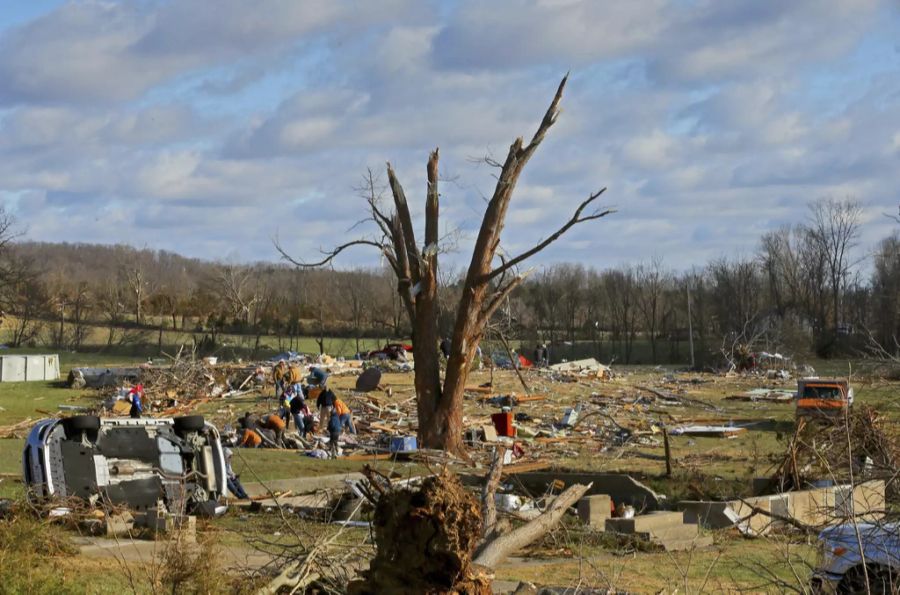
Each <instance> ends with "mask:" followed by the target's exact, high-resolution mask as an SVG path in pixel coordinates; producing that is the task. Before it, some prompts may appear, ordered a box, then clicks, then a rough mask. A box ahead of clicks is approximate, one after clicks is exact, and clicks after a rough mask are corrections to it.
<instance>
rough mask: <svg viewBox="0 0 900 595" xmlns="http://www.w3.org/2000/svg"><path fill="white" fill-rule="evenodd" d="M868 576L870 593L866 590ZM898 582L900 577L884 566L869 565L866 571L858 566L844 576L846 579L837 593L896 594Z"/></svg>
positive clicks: (843, 579)
mask: <svg viewBox="0 0 900 595" xmlns="http://www.w3.org/2000/svg"><path fill="white" fill-rule="evenodd" d="M866 574H868V576H869V590H868V591H867V590H866V577H865V575H866ZM898 580H900V576H898V575H897V574H896V573H893V572H891V571H890V570H889V569H888V568H885V567H883V566H879V565H877V564H869V565H866V569H865V571H864V570H863V567H862V566H856V567H854V568H851V569H850V570H848V571H847V572H846V574H844V578H842V579H841V582H840V583H839V584H838V588H837V592H838V593H840V594H841V595H855V594H857V593H860V594H866V593H870V594H871V595H882V594H884V595H889V594H891V593H895V592H896V591H895V589H896V588H897V586H898V582H897V581H898Z"/></svg>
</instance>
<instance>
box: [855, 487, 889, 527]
mask: <svg viewBox="0 0 900 595" xmlns="http://www.w3.org/2000/svg"><path fill="white" fill-rule="evenodd" d="M885 506H886V504H885V499H884V480H882V479H878V480H873V481H867V482H865V483H861V484H859V485H858V486H856V487H854V488H853V511H854V514H856V515H857V516H859V517H860V518H861V519H862V520H865V521H877V520H879V519H881V518H883V517H884V513H885Z"/></svg>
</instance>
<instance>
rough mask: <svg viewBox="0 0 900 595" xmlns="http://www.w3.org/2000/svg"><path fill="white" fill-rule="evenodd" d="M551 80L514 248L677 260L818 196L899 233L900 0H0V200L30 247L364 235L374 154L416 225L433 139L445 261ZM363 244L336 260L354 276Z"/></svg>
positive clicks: (229, 252)
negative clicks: (553, 236) (597, 199)
mask: <svg viewBox="0 0 900 595" xmlns="http://www.w3.org/2000/svg"><path fill="white" fill-rule="evenodd" d="M566 72H571V76H570V80H569V83H568V86H567V89H566V94H565V96H564V99H563V102H562V107H563V112H562V114H561V116H560V118H559V121H558V123H557V124H556V126H554V128H553V129H552V130H551V132H550V134H549V135H548V137H547V139H546V140H545V142H544V144H543V145H542V146H541V147H540V149H539V151H538V153H537V154H536V155H535V157H534V158H533V159H532V161H531V162H530V163H529V164H528V167H527V169H526V170H525V173H524V174H523V176H522V178H521V180H520V183H519V185H518V187H517V189H516V194H515V196H514V198H513V202H512V205H511V208H510V212H509V216H508V218H507V222H506V227H505V230H504V233H503V249H504V250H505V251H506V252H508V253H510V254H515V253H517V252H519V251H521V250H524V249H526V248H528V247H530V246H531V245H533V244H535V243H537V242H538V241H540V240H541V239H542V238H543V237H545V236H546V235H549V233H552V231H554V230H555V229H556V228H557V227H559V226H560V225H561V224H562V223H564V222H565V220H566V219H568V217H569V216H570V214H571V212H572V210H573V209H574V208H575V207H576V206H577V205H578V203H579V202H580V201H581V200H583V199H584V198H586V197H587V196H588V195H589V194H590V193H591V192H594V191H596V190H598V189H599V188H603V187H606V188H607V191H606V193H605V194H604V195H603V197H602V201H603V205H604V206H608V207H613V208H615V209H616V211H617V212H616V213H615V214H614V215H611V216H609V217H607V218H605V219H602V220H599V221H594V222H589V223H586V224H583V225H581V226H578V227H576V228H575V229H573V230H572V231H571V232H570V233H569V234H567V235H566V236H565V237H564V239H562V240H560V241H559V242H558V243H557V244H555V245H554V246H552V247H551V248H550V249H548V250H546V251H544V252H542V253H541V254H540V255H538V256H537V257H535V263H536V264H538V265H547V264H550V263H554V262H578V263H582V264H585V265H592V266H594V267H596V268H605V267H609V266H616V265H619V264H624V263H637V262H640V261H646V260H649V259H651V258H661V259H662V260H663V262H664V264H665V265H667V266H668V267H669V268H672V269H676V270H683V269H686V268H690V267H691V266H693V265H702V264H703V263H705V262H707V261H708V260H710V259H713V258H718V257H722V256H725V257H740V256H747V255H751V254H753V253H754V251H755V250H756V249H757V246H758V242H759V237H760V235H761V234H763V233H765V232H766V231H767V230H771V229H775V228H777V227H779V226H782V225H785V224H793V223H800V222H802V221H803V220H804V219H805V217H806V216H807V212H808V209H807V204H808V203H809V202H810V201H813V200H816V199H820V198H829V197H831V198H838V199H843V198H847V197H851V198H855V199H857V200H859V201H861V203H862V204H863V205H864V207H865V208H864V215H863V227H862V242H861V243H862V246H861V249H866V248H871V247H872V246H874V245H875V243H876V242H877V241H878V240H879V239H880V238H882V237H884V236H885V235H887V234H889V233H891V232H892V231H893V230H894V229H896V228H897V223H896V222H895V221H893V220H891V219H890V218H888V217H886V216H885V213H891V214H894V213H896V211H897V204H898V202H900V200H898V188H900V184H898V182H900V167H898V158H900V10H898V8H897V7H896V6H895V3H892V2H890V1H888V0H884V1H879V0H791V1H790V2H784V1H783V0H731V1H722V0H604V1H600V0H583V1H582V0H533V1H525V0H504V1H497V2H483V1H479V0H471V1H470V0H445V1H430V0H379V1H374V0H373V1H371V2H351V1H345V0H255V1H254V2H246V1H243V0H178V1H175V0H134V1H128V2H114V1H110V0H79V1H68V2H65V1H52V0H19V1H11V2H4V3H3V8H2V10H0V202H2V203H3V204H4V205H5V206H6V208H7V209H9V210H11V211H12V212H13V213H14V215H15V216H16V218H17V220H18V222H19V224H20V226H21V228H22V229H23V230H25V237H26V238H28V239H31V240H41V241H67V242H101V243H125V244H130V245H133V246H136V247H140V248H144V247H146V248H152V249H164V250H169V251H173V252H178V253H181V254H184V255H187V256H193V257H200V258H206V259H216V260H227V261H232V262H249V261H257V260H271V261H274V260H277V259H278V254H277V252H276V251H275V249H274V247H273V239H275V238H276V237H277V238H279V240H280V241H281V243H282V244H283V245H284V247H285V248H286V249H288V250H289V251H290V252H291V253H292V254H294V255H295V256H296V257H297V258H298V259H305V260H313V259H316V257H317V256H318V251H319V249H320V248H327V247H329V246H333V245H336V244H339V243H343V242H345V241H347V240H349V239H353V238H356V237H361V236H367V235H369V234H371V233H373V230H372V229H371V228H370V227H367V226H366V225H361V226H355V224H356V223H357V222H358V221H360V220H361V219H363V218H364V217H365V216H366V210H365V203H364V201H363V200H362V198H360V196H359V191H358V188H359V187H360V185H361V183H362V180H363V176H364V174H365V173H366V171H367V168H372V169H373V171H374V172H375V173H376V174H377V175H378V176H379V180H380V181H381V182H383V181H384V178H385V174H384V168H385V163H386V162H388V161H390V162H391V164H392V165H393V166H394V168H395V170H396V171H397V173H398V176H399V178H400V180H401V182H402V183H403V184H404V187H405V189H406V193H407V196H408V197H409V200H410V203H411V206H412V208H413V212H414V215H415V216H416V219H417V222H418V223H419V224H420V227H419V234H420V239H421V235H422V230H421V213H422V210H423V207H424V197H425V164H426V161H427V157H428V153H429V151H430V150H432V149H434V148H435V147H440V154H441V176H442V179H443V181H442V182H441V217H442V228H443V230H444V231H446V232H448V233H449V232H451V231H453V230H459V231H460V233H461V241H460V245H459V248H458V251H457V252H456V253H454V254H450V255H449V256H447V257H446V258H448V259H449V260H450V261H451V262H453V263H455V264H457V265H461V264H462V263H464V262H468V248H469V246H470V245H471V241H472V240H473V238H474V234H475V232H476V230H477V228H478V225H479V224H480V221H481V214H482V213H483V210H484V205H485V197H487V196H490V194H491V193H492V192H493V186H494V182H495V179H494V176H495V174H496V169H494V168H492V167H491V166H490V165H488V164H487V163H485V160H484V157H486V156H492V157H493V158H495V159H498V160H501V161H502V159H503V158H504V157H505V155H506V151H507V149H508V147H509V145H510V143H511V142H512V141H513V140H514V139H515V138H516V137H517V136H524V137H525V138H526V139H527V138H529V137H530V135H531V134H532V133H533V132H534V130H535V128H536V127H537V124H538V123H539V121H540V119H541V117H542V116H543V113H544V111H545V110H546V108H547V105H548V104H549V101H550V99H551V97H552V95H553V92H554V91H555V88H556V86H557V84H558V83H559V80H560V78H561V77H562V76H563V75H564V74H565V73H566ZM378 264H379V259H378V256H377V254H375V253H374V252H373V251H372V250H371V249H369V248H358V249H355V250H353V251H348V252H347V253H346V254H345V255H343V256H342V257H341V258H340V259H339V260H338V261H337V265H338V266H341V267H352V266H376V265H378Z"/></svg>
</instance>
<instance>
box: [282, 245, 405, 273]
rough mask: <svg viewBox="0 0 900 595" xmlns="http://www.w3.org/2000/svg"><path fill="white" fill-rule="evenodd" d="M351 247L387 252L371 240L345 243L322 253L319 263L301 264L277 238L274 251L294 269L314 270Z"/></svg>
mask: <svg viewBox="0 0 900 595" xmlns="http://www.w3.org/2000/svg"><path fill="white" fill-rule="evenodd" d="M353 246H374V247H375V248H378V249H379V250H381V251H382V252H385V251H386V250H387V246H385V245H384V244H380V243H378V242H375V241H372V240H353V241H352V242H347V243H346V244H341V245H340V246H337V247H335V248H334V249H333V250H331V252H322V254H324V255H325V258H324V259H323V260H320V261H319V262H312V263H310V262H303V261H302V260H297V259H295V258H293V257H292V256H291V255H290V254H288V253H287V252H286V251H285V250H284V248H282V246H281V242H280V241H279V240H278V238H277V237H276V238H275V249H276V250H278V253H279V254H281V257H282V258H283V259H284V260H286V261H288V262H290V263H291V264H293V265H294V266H295V267H298V268H301V269H314V268H316V267H320V266H323V265H326V264H328V263H329V262H331V261H332V260H333V259H334V258H335V257H336V256H337V255H338V254H340V253H341V252H343V251H344V250H346V249H347V248H351V247H353Z"/></svg>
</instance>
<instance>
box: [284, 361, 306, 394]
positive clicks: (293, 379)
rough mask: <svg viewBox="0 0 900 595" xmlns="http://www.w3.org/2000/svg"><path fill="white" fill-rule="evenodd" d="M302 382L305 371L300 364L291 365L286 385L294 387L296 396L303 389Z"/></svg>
mask: <svg viewBox="0 0 900 595" xmlns="http://www.w3.org/2000/svg"><path fill="white" fill-rule="evenodd" d="M302 382H303V369H302V368H301V367H300V364H291V365H290V367H289V368H288V373H287V381H286V384H290V385H291V386H293V387H294V394H297V393H298V392H300V390H301V389H302V388H303V385H302V384H301V383H302Z"/></svg>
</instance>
